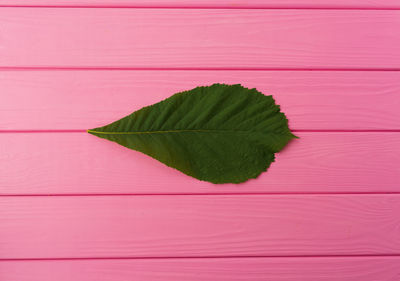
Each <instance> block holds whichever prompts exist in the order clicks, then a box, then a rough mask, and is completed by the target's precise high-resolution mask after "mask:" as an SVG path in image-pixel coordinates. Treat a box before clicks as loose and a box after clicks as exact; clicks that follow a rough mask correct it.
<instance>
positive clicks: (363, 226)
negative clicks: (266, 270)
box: [0, 195, 400, 259]
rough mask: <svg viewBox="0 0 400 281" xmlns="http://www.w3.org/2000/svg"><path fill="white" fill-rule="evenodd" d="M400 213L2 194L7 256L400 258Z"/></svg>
mask: <svg viewBox="0 0 400 281" xmlns="http://www.w3.org/2000/svg"><path fill="white" fill-rule="evenodd" d="M399 212H400V196H399V195H290V196H288V195H257V196H254V195H219V196H215V195H214V196H213V195H208V196H207V195H194V196H193V195H192V196H188V195H186V196H165V195H164V196H163V195H160V196H94V197H93V196H56V197H51V196H44V197H43V196H27V197H0V213H1V214H2V216H1V218H0V222H1V223H0V233H1V242H2V250H1V252H0V258H2V259H31V258H93V257H97V258H99V257H226V256H235V257H241V256H246V257H247V256H271V257H272V256H316V255H322V256H327V255H335V256H336V255H387V254H390V255H399V254H400V243H399V236H400V228H399V227H398V226H399V224H400V217H399Z"/></svg>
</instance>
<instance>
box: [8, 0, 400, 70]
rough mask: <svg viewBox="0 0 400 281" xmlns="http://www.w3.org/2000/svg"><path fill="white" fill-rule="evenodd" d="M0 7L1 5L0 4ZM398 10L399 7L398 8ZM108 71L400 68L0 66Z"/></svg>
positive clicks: (9, 68) (19, 68) (24, 68)
mask: <svg viewBox="0 0 400 281" xmlns="http://www.w3.org/2000/svg"><path fill="white" fill-rule="evenodd" d="M0 8H1V6H0ZM399 10H400V9H399ZM26 70H30V71H49V70H51V71H66V70H70V71H77V70H81V71H86V70H91V71H93V70H96V71H109V70H118V71H121V70H126V71H131V70H140V71H371V72H373V71H377V72H379V71H383V72H386V71H393V72H398V71H400V68H390V67H388V68H315V67H310V68H295V67H294V68H279V67H107V66H82V67H79V66H75V67H74V66H68V67H67V66H65V67H64V66H48V67H47V66H0V71H26Z"/></svg>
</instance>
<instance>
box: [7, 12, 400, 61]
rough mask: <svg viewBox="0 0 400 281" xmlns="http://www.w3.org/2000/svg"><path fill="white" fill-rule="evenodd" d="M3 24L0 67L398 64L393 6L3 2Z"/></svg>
mask: <svg viewBox="0 0 400 281" xmlns="http://www.w3.org/2000/svg"><path fill="white" fill-rule="evenodd" d="M71 19H73V20H71ZM0 26H2V28H1V31H0V38H1V49H0V67H117V68H118V67H132V68H222V69H224V68H279V69H282V68H283V69H284V68H296V69H309V68H313V69H316V68H317V69H318V68H328V69H332V68H341V69H355V68H362V69H399V68H400V52H399V50H398V45H399V42H400V32H399V30H400V10H295V9H294V10H267V9H242V10H240V9H228V10H224V9H184V10H182V9H118V8H114V9H104V8H93V9H86V8H76V9H60V8H42V9H37V8H2V9H1V10H0ZM21 46H29V48H21Z"/></svg>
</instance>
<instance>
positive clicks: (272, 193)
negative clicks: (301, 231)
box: [0, 191, 400, 197]
mask: <svg viewBox="0 0 400 281" xmlns="http://www.w3.org/2000/svg"><path fill="white" fill-rule="evenodd" d="M226 195H236V196H249V195H250V196H259V195H266V196H282V195H283V196H291V195H292V196H298V195H306V196H307V195H309V196H313V195H319V196H320V195H322V196H331V195H400V192H395V191H394V192H384V191H383V192H379V191H372V192H242V193H240V192H225V193H47V194H46V193H43V194H34V193H33V194H29V193H27V194H24V193H22V194H17V193H16V194H12V193H10V194H8V193H7V194H0V197H107V196H136V197H138V196H226Z"/></svg>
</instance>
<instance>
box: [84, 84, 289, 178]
mask: <svg viewBox="0 0 400 281" xmlns="http://www.w3.org/2000/svg"><path fill="white" fill-rule="evenodd" d="M88 132H89V133H91V134H93V135H96V136H98V137H101V138H104V139H108V140H110V141H114V142H116V143H119V144H120V145H123V146H126V147H128V148H130V149H134V150H137V151H140V152H142V153H145V154H147V155H149V156H151V157H153V158H155V159H157V160H159V161H160V162H162V163H164V164H166V165H167V166H170V167H173V168H175V169H178V170H179V171H181V172H183V173H185V174H187V175H189V176H192V177H195V178H197V179H199V180H204V181H209V182H212V183H240V182H244V181H246V180H248V179H250V178H256V177H257V176H258V175H259V174H260V173H261V172H263V171H266V169H267V168H268V167H269V166H270V164H271V162H273V161H274V159H275V157H274V156H275V155H274V153H275V152H278V151H280V150H282V149H283V147H284V146H285V145H286V144H287V143H288V142H289V140H291V139H293V138H296V136H294V135H293V134H292V133H291V132H290V130H289V128H288V122H287V119H286V117H285V115H284V114H283V113H281V112H280V108H279V106H278V105H276V104H275V101H274V99H273V98H272V96H265V95H263V94H262V93H260V92H258V91H257V90H256V89H247V88H244V87H243V86H241V85H239V84H237V85H225V84H214V85H211V86H207V87H197V88H194V89H192V90H189V91H184V92H181V93H177V94H175V95H173V96H171V97H169V98H167V99H165V100H163V101H161V102H159V103H156V104H153V105H151V106H147V107H144V108H142V109H140V110H138V111H136V112H134V113H132V114H130V115H128V116H126V117H124V118H122V119H120V120H118V121H116V122H114V123H111V124H109V125H106V126H104V127H100V128H95V129H92V130H88Z"/></svg>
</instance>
